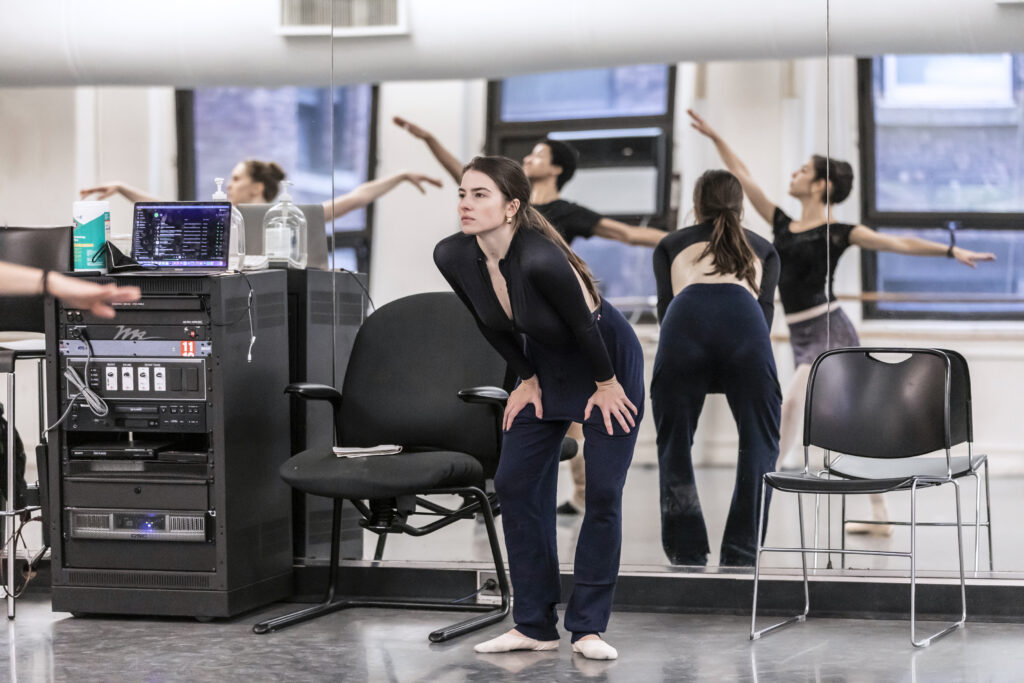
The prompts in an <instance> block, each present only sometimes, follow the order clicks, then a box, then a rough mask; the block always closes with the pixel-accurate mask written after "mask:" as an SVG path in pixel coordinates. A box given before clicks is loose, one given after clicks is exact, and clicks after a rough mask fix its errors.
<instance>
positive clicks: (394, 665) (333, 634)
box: [0, 594, 1024, 683]
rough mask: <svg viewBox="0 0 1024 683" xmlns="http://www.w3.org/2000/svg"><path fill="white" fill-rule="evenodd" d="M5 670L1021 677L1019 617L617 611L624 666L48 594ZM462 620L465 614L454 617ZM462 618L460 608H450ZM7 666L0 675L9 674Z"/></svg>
mask: <svg viewBox="0 0 1024 683" xmlns="http://www.w3.org/2000/svg"><path fill="white" fill-rule="evenodd" d="M18 607H19V614H18V618H17V619H16V620H15V621H13V622H9V623H8V626H7V629H8V630H7V634H6V645H7V646H6V647H3V648H0V672H8V671H9V674H7V675H8V678H7V680H11V681H26V682H30V681H31V682H34V681H75V682H83V683H85V682H91V681H147V682H158V681H159V682H164V681H168V682H169V681H248V682H255V681H388V682H390V681H403V682H404V681H429V682H431V683H445V682H449V681H451V682H455V681H575V680H581V681H584V680H586V681H590V680H595V681H602V680H603V681H630V682H633V681H680V682H682V681H849V682H855V681H1019V680H1021V678H1022V676H1024V648H1021V647H1020V639H1021V633H1022V630H1021V626H1020V625H1019V624H983V623H969V624H968V625H967V628H966V629H964V630H963V631H958V632H954V633H953V634H951V635H950V636H947V637H946V638H945V639H943V640H940V641H937V642H936V643H934V644H933V645H932V646H931V647H930V648H927V649H925V650H915V649H914V648H912V647H911V646H910V644H909V642H908V640H907V633H908V629H907V623H906V622H903V621H859V620H840V619H812V620H811V621H809V622H808V623H806V624H800V625H796V626H792V627H790V628H788V629H785V630H783V631H780V632H778V633H776V634H772V635H770V636H767V637H766V638H765V639H763V640H761V641H758V642H756V643H751V642H750V641H749V640H747V637H746V633H747V629H748V627H749V621H748V620H747V619H746V618H743V617H732V616H695V615H658V614H649V613H616V614H614V615H613V616H612V621H611V625H610V628H609V630H608V633H607V634H606V637H607V639H608V641H609V642H610V643H612V644H614V645H615V646H616V647H618V648H619V652H620V658H619V660H617V661H615V662H592V661H588V660H585V659H583V658H581V657H580V656H579V655H573V654H572V652H571V650H570V647H569V643H568V638H565V637H563V639H562V645H561V647H560V649H559V650H558V651H556V652H543V653H525V652H524V653H511V654H505V655H477V654H475V653H474V652H473V651H472V646H473V644H474V643H476V642H478V641H480V640H483V639H485V638H487V637H490V636H492V635H496V634H498V633H500V632H502V631H503V630H504V629H506V628H508V627H509V624H507V623H505V624H501V625H495V626H493V627H491V628H490V629H488V630H485V631H483V632H481V633H479V634H470V635H469V636H467V637H464V638H461V639H457V640H455V641H454V642H450V643H444V644H440V645H432V644H430V643H429V642H428V641H427V639H426V634H427V633H428V632H429V631H430V630H432V629H433V628H436V627H437V626H439V625H443V624H444V623H445V620H446V619H449V618H452V617H453V616H454V615H452V614H438V613H425V612H405V611H392V610H352V611H350V612H342V613H338V614H333V615H330V616H327V617H324V618H322V619H320V620H318V621H315V622H311V623H308V624H303V625H300V626H296V627H294V628H292V629H289V630H286V631H283V632H281V633H276V634H270V635H265V636H257V635H254V634H253V633H252V632H251V631H250V627H251V625H252V623H253V622H254V621H256V620H257V618H259V617H262V616H263V615H264V614H266V615H271V614H275V613H280V612H283V611H286V610H287V609H289V606H286V605H276V606H274V607H273V608H272V609H269V610H265V611H263V612H260V613H257V614H250V615H246V616H245V617H244V618H240V619H237V620H234V621H231V622H216V623H208V624H202V623H198V622H196V621H192V620H189V619H152V618H147V619H139V618H95V617H94V618H72V617H70V616H69V615H67V614H60V613H57V614H55V613H52V612H50V608H49V602H48V600H47V598H46V596H45V595H38V594H35V595H30V596H28V597H26V598H24V599H23V600H22V601H20V602H19V604H18ZM456 618H457V617H456ZM452 620H453V621H454V618H452ZM3 675H4V674H3V673H0V677H2V676H3Z"/></svg>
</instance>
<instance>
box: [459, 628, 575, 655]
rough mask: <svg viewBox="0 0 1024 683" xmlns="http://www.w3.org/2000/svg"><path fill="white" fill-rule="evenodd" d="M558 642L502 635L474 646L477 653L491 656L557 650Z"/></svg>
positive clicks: (510, 633)
mask: <svg viewBox="0 0 1024 683" xmlns="http://www.w3.org/2000/svg"><path fill="white" fill-rule="evenodd" d="M557 649H558V641H557V640H534V639H533V638H527V637H526V636H524V635H521V634H519V633H512V632H511V631H509V632H508V633H502V634H501V635H500V636H498V637H497V638H491V639H490V640H485V641H484V642H482V643H477V644H476V645H474V646H473V650H474V651H475V652H479V653H481V654H490V653H493V652H512V651H513V650H536V651H538V652H540V651H543V650H557Z"/></svg>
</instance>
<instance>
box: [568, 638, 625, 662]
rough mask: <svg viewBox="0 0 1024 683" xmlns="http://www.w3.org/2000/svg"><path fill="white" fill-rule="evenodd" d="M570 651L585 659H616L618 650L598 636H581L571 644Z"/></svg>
mask: <svg viewBox="0 0 1024 683" xmlns="http://www.w3.org/2000/svg"><path fill="white" fill-rule="evenodd" d="M572 651H573V652H578V653H579V654H581V655H583V656H584V657H586V658H587V659H618V658H619V653H618V651H617V650H616V649H615V648H614V647H612V646H611V645H609V644H608V643H606V642H604V641H603V640H601V639H600V638H581V639H580V640H577V641H576V642H575V643H573V644H572Z"/></svg>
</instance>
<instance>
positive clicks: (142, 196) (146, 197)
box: [117, 183, 160, 202]
mask: <svg viewBox="0 0 1024 683" xmlns="http://www.w3.org/2000/svg"><path fill="white" fill-rule="evenodd" d="M117 191H118V193H119V194H121V195H122V196H123V197H124V198H125V199H128V200H130V201H133V202H158V201H160V200H159V199H158V198H156V197H154V196H153V195H151V194H149V193H148V192H144V191H143V190H140V189H139V188H137V187H132V186H131V185H125V184H124V183H118V184H117Z"/></svg>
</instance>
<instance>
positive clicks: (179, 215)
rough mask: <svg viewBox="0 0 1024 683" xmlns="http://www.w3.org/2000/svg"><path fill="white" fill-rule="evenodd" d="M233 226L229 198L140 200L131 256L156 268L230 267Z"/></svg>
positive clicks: (133, 229)
mask: <svg viewBox="0 0 1024 683" xmlns="http://www.w3.org/2000/svg"><path fill="white" fill-rule="evenodd" d="M230 226H231V203H230V202H138V203H136V204H135V222H134V224H133V225H132V258H134V259H135V260H136V261H138V263H139V265H141V266H149V267H156V268H170V269H179V268H181V269H191V268H196V269H206V270H210V269H218V268H227V265H228V229H229V228H230Z"/></svg>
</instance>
